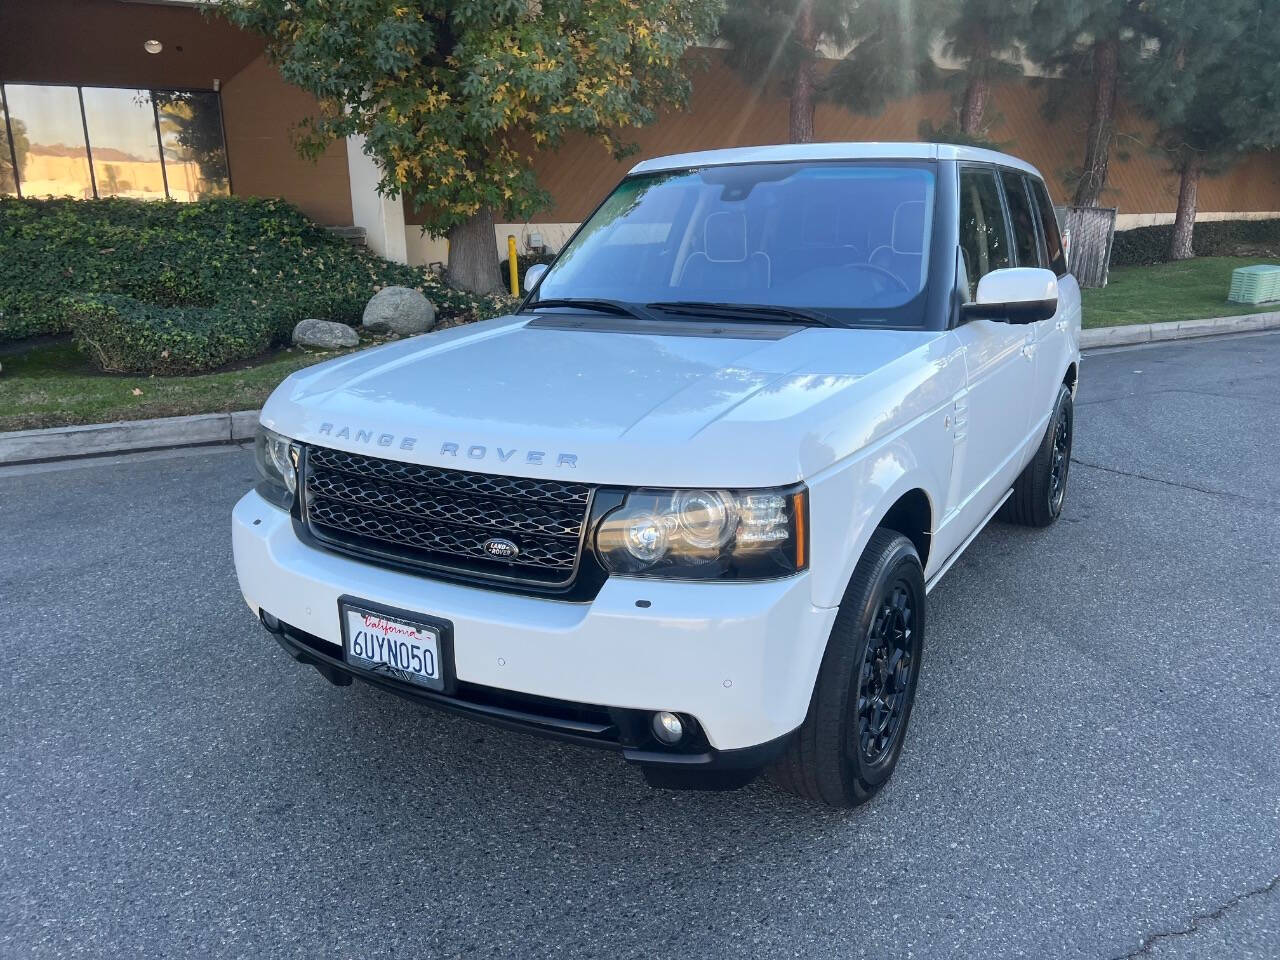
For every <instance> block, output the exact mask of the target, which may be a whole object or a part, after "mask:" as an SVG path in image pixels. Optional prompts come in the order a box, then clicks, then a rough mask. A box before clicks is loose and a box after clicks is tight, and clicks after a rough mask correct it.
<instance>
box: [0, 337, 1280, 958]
mask: <svg viewBox="0 0 1280 960" xmlns="http://www.w3.org/2000/svg"><path fill="white" fill-rule="evenodd" d="M1278 386H1280V334H1271V335H1262V336H1254V337H1237V338H1232V339H1223V340H1218V341H1213V342H1200V343H1194V344H1182V345H1168V346H1159V347H1152V348H1147V349H1138V350H1126V351H1117V352H1111V353H1104V354H1099V355H1094V356H1090V357H1088V358H1087V359H1086V363H1085V365H1084V368H1083V372H1082V381H1081V389H1080V396H1079V400H1078V407H1077V414H1076V423H1077V440H1076V448H1075V460H1076V462H1075V464H1074V466H1073V468H1072V474H1071V479H1070V490H1069V494H1068V505H1067V511H1066V515H1065V517H1064V518H1063V521H1062V522H1060V523H1059V524H1057V525H1056V526H1055V527H1054V528H1051V529H1049V530H1046V531H1027V530H1023V529H1019V528H1013V527H1006V526H1001V525H993V526H992V527H991V528H990V529H988V530H987V531H986V532H985V533H983V534H982V535H981V536H980V537H979V538H978V540H977V541H975V543H974V545H973V546H972V547H971V548H970V550H969V551H968V553H967V554H966V555H965V557H964V558H962V560H961V561H960V562H959V563H958V564H957V565H956V567H955V568H954V569H953V570H952V572H951V573H950V574H949V575H948V576H947V578H946V579H945V580H944V581H943V583H942V584H941V585H940V586H939V587H938V589H937V590H935V592H934V593H933V594H932V596H931V598H930V605H931V632H930V636H929V637H928V640H927V646H926V651H925V664H924V670H923V675H922V678H921V684H920V690H919V695H918V700H917V706H916V711H915V714H914V717H913V722H912V728H911V730H910V733H909V736H908V743H907V751H906V755H905V756H904V759H903V761H902V764H901V766H900V767H899V769H898V772H897V775H896V777H895V778H894V780H893V782H892V783H891V784H890V785H889V787H888V788H887V789H886V790H885V791H884V792H883V793H882V794H881V795H880V796H879V797H878V798H877V800H876V801H875V802H874V803H873V804H871V805H870V806H868V807H865V808H862V809H860V810H856V811H852V812H833V811H829V810H823V809H816V808H814V807H810V806H807V805H805V804H803V803H801V802H799V801H797V800H795V799H792V798H791V797H789V796H787V795H785V794H782V793H780V792H779V791H777V790H776V789H774V788H773V787H772V786H771V785H769V784H768V783H767V782H764V781H761V782H758V783H756V784H754V785H752V786H751V787H749V788H747V789H745V790H743V791H739V792H736V793H726V794H677V793H667V792H654V791H651V790H649V789H648V788H647V787H646V786H645V785H644V783H643V782H642V780H641V779H640V777H639V775H638V774H637V773H636V772H635V771H633V770H632V769H630V768H628V767H627V766H626V765H625V764H623V763H622V762H621V761H620V760H619V759H617V758H615V757H613V756H611V755H607V754H600V753H596V752H593V751H590V750H587V749H583V748H576V747H568V746H561V745H557V744H552V743H546V742H543V741H540V740H536V739H532V738H528V737H525V736H522V735H516V734H509V733H505V732H502V731H497V730H492V729H489V728H486V727H482V726H478V725H475V724H473V723H470V722H467V721H464V720H461V719H457V718H453V717H449V716H444V715H440V714H435V713H431V712H427V711H424V710H421V709H419V708H416V707H414V706H413V705H411V704H408V703H406V702H404V701H401V700H399V699H396V698H394V697H390V696H387V695H385V694H383V693H380V692H379V691H377V690H374V689H372V688H369V687H367V686H363V685H355V686H353V687H348V688H335V687H331V686H329V685H328V684H327V683H325V682H324V681H323V680H322V679H321V678H320V676H319V675H318V674H316V673H315V672H314V671H313V670H311V669H310V668H306V667H302V666H299V665H296V664H294V663H293V662H292V661H290V660H288V659H287V658H286V657H285V656H284V655H283V654H282V653H281V652H280V650H279V649H278V648H277V647H276V645H275V643H274V642H272V641H271V640H270V638H269V637H268V636H267V634H266V633H265V632H264V631H262V630H261V628H259V627H258V625H257V624H256V622H255V621H254V619H253V617H252V615H251V614H250V613H249V611H248V610H247V609H246V608H245V607H244V604H243V602H242V600H241V599H240V596H239V593H238V590H237V587H236V583H235V575H234V572H233V569H232V565H231V556H230V543H229V523H228V515H229V512H230V509H231V506H232V504H233V503H234V502H235V500H236V499H237V498H238V497H239V496H240V495H241V493H242V492H243V491H244V490H245V489H246V488H247V487H248V486H250V485H251V483H252V473H253V467H252V462H251V459H250V455H249V453H247V452H246V451H243V450H217V451H212V452H207V451H202V452H196V453H186V454H182V455H169V456H160V457H144V458H132V459H122V460H120V461H116V462H106V463H98V464H93V465H86V464H78V465H74V466H69V467H68V466H59V467H56V468H40V469H31V468H28V469H25V470H15V469H13V468H10V469H9V470H8V471H0V640H2V642H3V649H4V652H5V654H6V665H5V666H6V669H4V671H3V673H0V691H2V696H0V730H2V731H3V736H2V737H0V794H2V800H0V956H3V957H5V958H10V957H12V958H25V957H55V956H56V957H80V956H86V957H88V956H92V957H196V956H199V957H264V958H265V957H328V956H333V957H353V958H355V957H360V958H364V957H466V958H472V957H521V958H531V957H574V958H579V957H601V958H629V957H690V958H694V957H697V958H708V957H790V956H797V957H840V958H851V957H864V956H865V957H876V958H889V957H922V958H925V957H927V958H934V957H983V958H986V957H1036V958H1044V957H1097V958H1114V957H1126V956H1150V957H1157V958H1169V957H1231V958H1240V957H1275V956H1277V955H1280V692H1278V691H1280V576H1278V574H1280V564H1278V561H1277V558H1278V557H1280V470H1277V461H1278V460H1280V395H1278V393H1277V387H1278Z"/></svg>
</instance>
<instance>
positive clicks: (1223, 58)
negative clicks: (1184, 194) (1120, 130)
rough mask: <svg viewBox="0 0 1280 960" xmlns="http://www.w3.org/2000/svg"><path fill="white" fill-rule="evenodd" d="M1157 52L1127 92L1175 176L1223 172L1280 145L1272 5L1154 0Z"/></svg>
mask: <svg viewBox="0 0 1280 960" xmlns="http://www.w3.org/2000/svg"><path fill="white" fill-rule="evenodd" d="M1145 9H1146V10H1148V11H1149V12H1150V13H1151V14H1152V15H1153V16H1154V17H1156V18H1157V19H1158V20H1159V22H1160V29H1161V34H1162V36H1161V39H1160V42H1159V44H1158V47H1157V49H1156V50H1154V51H1153V52H1152V53H1151V54H1150V55H1148V56H1144V57H1142V58H1140V60H1139V61H1138V62H1137V64H1136V66H1135V69H1134V71H1133V76H1132V78H1131V82H1130V83H1129V86H1128V89H1129V92H1130V96H1131V97H1132V98H1133V99H1134V100H1135V101H1136V104H1137V106H1138V107H1139V109H1140V110H1142V112H1143V113H1145V114H1146V115H1147V116H1148V117H1149V118H1150V119H1151V120H1152V121H1153V122H1154V123H1155V124H1156V126H1157V128H1158V129H1159V144H1158V145H1159V146H1160V147H1161V148H1162V149H1163V150H1164V151H1165V152H1166V153H1167V154H1168V155H1169V156H1170V158H1171V160H1172V163H1173V166H1174V168H1175V169H1177V170H1180V171H1184V170H1187V169H1190V168H1194V169H1196V170H1197V171H1199V170H1206V171H1212V170H1221V169H1223V168H1225V167H1226V166H1229V165H1230V164H1231V163H1232V162H1234V161H1235V160H1237V159H1239V158H1240V157H1241V156H1242V155H1243V154H1244V153H1246V152H1248V151H1251V150H1258V149H1268V148H1271V147H1274V146H1277V145H1280V56H1277V55H1276V51H1277V50H1280V10H1277V9H1276V4H1275V3H1274V0H1215V2H1214V3H1204V2H1202V0H1149V2H1148V3H1147V4H1146V6H1145Z"/></svg>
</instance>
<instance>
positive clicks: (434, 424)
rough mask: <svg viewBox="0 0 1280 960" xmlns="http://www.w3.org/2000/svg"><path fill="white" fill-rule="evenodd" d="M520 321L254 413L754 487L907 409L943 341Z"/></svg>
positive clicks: (854, 440)
mask: <svg viewBox="0 0 1280 960" xmlns="http://www.w3.org/2000/svg"><path fill="white" fill-rule="evenodd" d="M531 320H533V318H532V317H530V316H529V315H522V316H513V317H502V318H499V319H496V320H490V321H485V322H482V323H477V324H471V325H469V326H465V327H457V328H453V329H450V330H446V331H441V332H438V333H434V334H429V335H426V336H422V337H415V338H411V339H408V340H402V341H398V342H396V343H392V344H388V345H386V346H383V347H379V348H376V349H372V350H366V351H362V352H359V353H355V354H351V355H348V356H345V357H341V358H338V359H335V360H331V361H328V362H326V363H321V364H317V365H316V366H314V367H310V368H307V369H305V370H302V371H299V372H298V373H295V374H293V375H292V376H291V377H289V378H288V379H287V380H285V382H284V383H282V384H281V385H280V387H279V388H277V390H276V391H275V393H273V394H272V396H271V398H270V399H269V400H268V402H267V404H266V406H265V407H264V409H263V412H262V421H263V423H264V424H266V425H267V426H268V427H270V428H271V429H273V430H276V431H278V432H280V433H283V434H285V435H287V436H290V437H293V438H295V439H298V440H302V441H304V442H310V443H318V444H323V445H327V446H332V447H337V448H340V449H344V450H350V451H358V452H367V453H370V454H374V455H378V456H386V457H391V458H394V459H400V460H406V461H410V462H415V463H423V464H430V465H436V466H445V467H456V468H459V469H470V470H476V471H480V472H489V473H506V474H511V475H517V476H533V477H552V476H554V477H560V478H566V479H567V478H568V477H571V476H572V477H573V478H575V479H579V480H582V481H585V482H589V483H602V484H614V483H616V484H626V485H636V484H652V485H660V484H661V485H716V486H765V485H771V484H782V483H790V482H794V481H795V480H798V479H803V478H804V477H805V476H807V475H809V474H811V473H812V472H813V471H815V470H818V469H821V468H822V467H824V466H826V465H828V464H829V463H831V462H833V461H834V460H835V459H837V458H838V457H839V456H840V455H841V453H842V452H852V450H850V449H846V448H849V447H850V446H851V445H852V446H853V447H855V448H856V446H858V445H861V444H865V443H866V442H870V441H871V440H872V439H873V438H874V436H875V435H876V434H877V433H879V432H883V431H885V430H886V429H888V428H889V427H890V425H891V423H890V421H891V420H892V419H893V418H895V417H896V418H901V417H906V416H911V415H912V410H913V409H914V408H915V407H917V406H919V405H920V404H921V403H923V402H927V401H928V396H927V395H929V394H932V393H933V392H934V391H933V390H930V389H928V388H927V386H928V382H929V380H930V378H929V377H927V376H923V377H922V375H921V370H926V371H931V370H932V369H934V367H935V366H936V368H937V369H939V370H940V369H942V368H943V367H945V360H944V361H943V362H942V363H941V364H937V362H936V361H937V360H938V359H939V358H941V357H942V356H943V354H944V353H945V348H944V347H943V345H942V343H941V342H940V341H941V338H944V337H946V336H947V335H946V334H940V333H930V332H923V331H891V330H848V329H838V330H837V329H828V328H813V327H789V326H772V327H763V326H755V325H751V326H747V325H732V324H729V325H709V324H702V323H672V324H670V325H669V332H668V325H665V324H659V325H655V326H656V327H657V329H655V327H654V326H649V327H646V326H644V325H637V324H628V323H627V322H625V321H615V319H614V318H599V319H595V318H592V319H591V320H589V321H588V320H583V319H581V318H577V319H565V320H560V319H558V318H557V319H551V320H547V319H540V320H538V321H536V322H533V323H531V322H530V321H531ZM913 354H916V355H918V356H917V357H916V358H915V359H914V360H913V359H910V358H911V356H912V355H913ZM922 362H923V365H922ZM894 384H896V387H895V386H894ZM858 394H861V395H862V396H861V397H859V396H858ZM906 395H912V396H915V401H914V403H912V404H906V403H904V402H903V397H904V396H906ZM894 407H896V408H897V409H896V410H894V409H893V408H894ZM890 410H893V412H892V416H890V413H889V412H890ZM859 411H861V412H859Z"/></svg>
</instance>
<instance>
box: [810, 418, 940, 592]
mask: <svg viewBox="0 0 1280 960" xmlns="http://www.w3.org/2000/svg"><path fill="white" fill-rule="evenodd" d="M943 417H944V413H943V411H941V410H939V411H937V413H936V414H930V415H928V416H927V417H925V418H922V420H921V421H920V422H919V423H917V424H916V425H915V426H914V427H913V428H912V429H910V430H907V431H905V432H904V433H902V434H899V435H898V436H897V437H894V438H892V439H890V440H888V441H886V442H884V443H881V444H877V445H876V446H875V447H874V448H871V449H868V450H864V451H862V452H860V453H858V454H856V455H855V456H853V457H851V458H849V459H848V460H845V461H843V462H841V463H839V464H836V465H835V466H833V467H831V468H830V469H828V470H826V471H824V472H823V473H821V474H819V475H817V476H816V477H813V478H812V479H811V480H810V481H809V516H810V526H811V530H812V532H811V534H810V549H811V553H812V562H811V565H810V578H811V583H812V589H813V603H814V605H815V606H819V607H834V606H838V605H839V604H840V600H841V598H842V597H843V596H844V591H845V588H846V587H847V586H848V584H849V580H850V578H851V577H852V576H853V569H854V567H855V566H857V563H858V560H859V558H861V556H862V552H863V550H865V549H866V546H867V541H868V540H870V539H871V534H872V533H873V532H874V531H875V529H876V527H877V526H878V525H879V523H880V521H881V520H882V519H884V516H885V514H887V513H888V512H889V509H890V508H891V507H892V506H893V505H894V503H896V502H897V501H898V500H899V499H900V498H901V497H902V496H903V495H904V494H906V493H908V492H910V491H912V490H916V489H919V490H922V491H923V492H924V494H925V496H926V498H927V499H928V501H929V511H930V518H931V522H930V530H929V532H930V533H932V527H933V526H934V525H935V524H936V519H937V516H938V513H939V509H938V504H940V503H941V502H942V501H941V496H940V491H945V490H946V489H947V482H948V480H949V478H950V471H951V444H950V443H940V442H937V440H940V439H943V438H945V428H944V427H943V425H942V421H943ZM935 419H936V420H937V421H938V422H937V423H936V424H935V423H933V421H934V420H935ZM927 433H936V435H937V439H936V440H935V441H934V442H933V443H931V444H921V443H920V442H919V440H920V434H927ZM922 451H923V452H922ZM933 559H934V558H932V557H931V558H930V560H933ZM928 566H929V564H926V575H927V574H928V570H927V567H928Z"/></svg>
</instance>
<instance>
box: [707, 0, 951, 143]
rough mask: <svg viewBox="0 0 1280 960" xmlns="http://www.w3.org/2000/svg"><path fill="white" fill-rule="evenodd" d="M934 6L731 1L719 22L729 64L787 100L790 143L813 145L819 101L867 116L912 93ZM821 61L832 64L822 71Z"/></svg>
mask: <svg viewBox="0 0 1280 960" xmlns="http://www.w3.org/2000/svg"><path fill="white" fill-rule="evenodd" d="M935 3H936V0H917V2H914V3H910V2H908V3H904V2H902V0H731V3H730V5H729V7H728V9H727V10H726V12H725V14H724V16H723V17H722V18H721V21H720V39H722V40H723V41H725V43H726V44H727V45H728V48H729V53H728V60H729V63H730V64H731V65H732V66H734V67H735V68H737V69H738V70H739V71H740V72H741V73H742V74H743V75H744V76H745V77H747V78H748V79H749V80H750V81H752V82H761V83H770V82H771V83H774V84H776V85H777V86H779V87H780V88H781V89H782V90H783V91H784V92H785V94H786V96H787V97H788V99H789V100H790V108H789V121H788V130H789V135H790V139H791V141H792V142H793V143H809V142H810V141H812V140H813V138H814V111H815V108H816V106H817V104H818V103H819V102H821V101H823V100H827V101H831V102H834V103H839V104H841V105H843V106H845V107H848V108H849V109H851V110H858V111H864V112H872V111H876V110H879V109H881V108H882V107H883V106H884V104H885V103H886V102H887V101H888V100H890V99H892V98H895V97H900V96H905V95H907V94H909V93H911V92H912V91H913V90H915V89H917V88H918V87H919V86H920V85H921V83H923V82H924V80H925V79H926V78H927V76H928V73H929V71H930V68H931V66H932V64H931V61H930V59H929V43H930V40H931V39H932V34H931V33H930V32H929V29H928V24H929V23H930V22H931V20H932V18H931V17H929V16H927V15H926V10H927V9H931V8H932V7H933V6H934V5H935ZM824 54H829V55H832V56H834V57H835V58H836V62H835V63H834V64H833V65H832V67H831V69H830V70H826V71H824V70H823V69H822V68H821V66H820V61H821V60H822V59H823V56H824Z"/></svg>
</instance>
